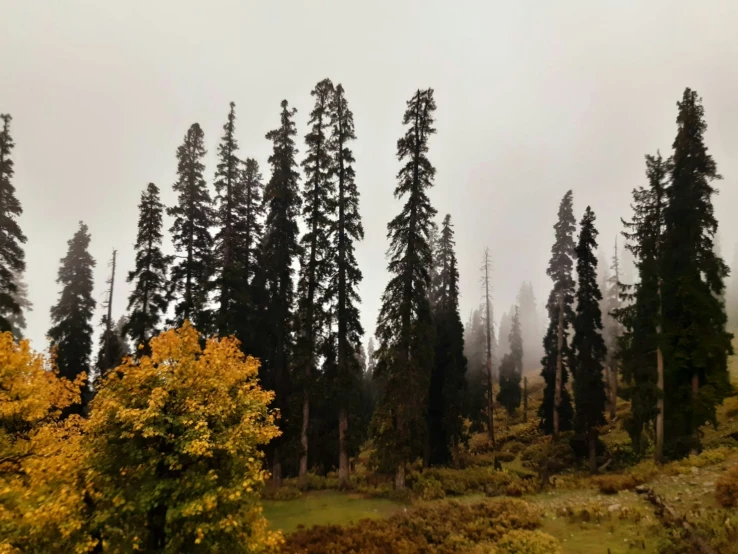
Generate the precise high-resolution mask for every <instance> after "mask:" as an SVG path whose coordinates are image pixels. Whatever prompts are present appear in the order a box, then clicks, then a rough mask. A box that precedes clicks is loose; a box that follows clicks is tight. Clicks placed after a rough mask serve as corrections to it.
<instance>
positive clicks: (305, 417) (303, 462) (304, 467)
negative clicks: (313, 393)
mask: <svg viewBox="0 0 738 554" xmlns="http://www.w3.org/2000/svg"><path fill="white" fill-rule="evenodd" d="M309 421H310V398H309V396H308V391H307V389H306V390H305V391H304V393H303V398H302V429H301V431H300V446H301V447H302V452H301V453H300V469H299V474H298V478H297V482H298V486H299V487H300V488H301V489H303V490H305V489H306V488H307V472H308V456H307V453H308V423H309Z"/></svg>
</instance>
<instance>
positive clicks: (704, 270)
mask: <svg viewBox="0 0 738 554" xmlns="http://www.w3.org/2000/svg"><path fill="white" fill-rule="evenodd" d="M677 105H678V107H679V114H678V116H677V136H676V138H675V140H674V144H673V149H674V153H673V165H672V167H671V186H670V187H669V188H668V189H667V191H666V194H667V198H668V202H667V205H666V207H665V209H664V221H665V232H664V252H663V261H662V267H663V269H662V277H663V289H662V292H663V316H664V335H665V336H664V339H665V343H666V363H665V375H664V377H665V382H664V390H665V406H664V408H665V417H664V420H665V437H664V438H665V451H667V452H668V453H669V454H670V455H672V456H681V455H684V454H686V453H688V452H689V451H690V450H693V449H697V448H699V443H700V440H699V428H700V426H701V425H703V424H704V423H705V422H710V423H712V424H713V425H715V424H717V421H716V413H715V410H716V406H717V405H718V404H720V403H721V402H722V400H723V399H724V398H725V397H726V395H728V394H729V393H730V391H731V385H730V381H729V374H728V368H727V361H728V355H729V354H731V353H732V346H731V338H732V335H731V334H730V333H728V332H726V330H725V326H726V315H725V307H724V305H723V303H722V302H721V300H720V297H721V296H722V294H723V291H724V288H725V285H724V280H725V278H726V277H727V275H728V269H727V267H726V265H725V263H724V262H723V260H722V258H720V256H718V255H717V254H716V253H715V249H714V238H715V234H716V232H717V229H718V223H717V220H716V219H715V215H714V210H713V205H712V196H713V194H715V192H716V191H715V189H714V188H713V186H712V185H711V182H712V181H713V180H716V179H720V178H721V177H720V175H719V174H718V172H717V165H716V163H715V161H714V159H713V158H712V156H711V155H710V154H709V153H708V151H707V147H706V146H705V143H704V133H705V131H706V129H707V123H706V122H705V117H704V108H703V106H702V101H701V99H700V98H699V97H698V96H697V93H696V92H695V91H693V90H690V89H689V88H687V89H685V91H684V95H683V96H682V101H681V102H678V104H677Z"/></svg>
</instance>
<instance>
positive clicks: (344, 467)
mask: <svg viewBox="0 0 738 554" xmlns="http://www.w3.org/2000/svg"><path fill="white" fill-rule="evenodd" d="M347 430H348V415H347V414H346V408H341V410H340V412H339V413H338V488H339V489H346V488H348V487H349V460H348V448H347V445H346V431H347Z"/></svg>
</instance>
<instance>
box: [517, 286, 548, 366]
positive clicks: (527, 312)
mask: <svg viewBox="0 0 738 554" xmlns="http://www.w3.org/2000/svg"><path fill="white" fill-rule="evenodd" d="M517 305H518V308H519V310H520V336H521V337H522V339H523V343H524V344H525V352H524V354H523V369H524V370H526V371H528V370H531V369H533V368H536V367H538V364H540V362H541V356H542V355H543V343H542V340H543V337H542V336H541V326H540V320H539V316H538V309H537V307H536V296H535V293H534V292H533V284H532V283H531V282H530V281H526V282H524V283H522V284H521V285H520V290H519V291H518V298H517Z"/></svg>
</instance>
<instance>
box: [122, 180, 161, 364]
mask: <svg viewBox="0 0 738 554" xmlns="http://www.w3.org/2000/svg"><path fill="white" fill-rule="evenodd" d="M138 209H139V215H138V235H137V237H136V245H135V249H136V268H135V269H134V270H133V271H130V272H129V273H128V278H127V279H126V281H127V282H128V283H135V284H134V286H133V290H132V291H131V295H130V296H129V297H128V311H129V312H130V316H129V318H128V321H127V323H126V327H125V332H126V334H127V335H128V336H129V337H131V340H132V341H133V345H134V348H135V349H136V353H137V355H138V356H141V355H147V356H148V355H149V352H150V349H149V340H150V339H151V337H153V336H156V335H158V334H159V332H160V331H161V329H160V327H159V325H160V323H161V320H162V317H163V316H164V314H166V311H167V305H168V298H167V269H168V266H169V263H170V262H171V260H170V258H169V257H168V256H165V255H164V254H163V253H162V251H161V244H162V215H163V213H164V205H163V204H162V203H161V200H160V197H159V188H158V187H157V186H156V185H155V184H154V183H149V184H148V186H147V187H146V190H145V191H143V192H142V193H141V202H140V204H139V205H138Z"/></svg>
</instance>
